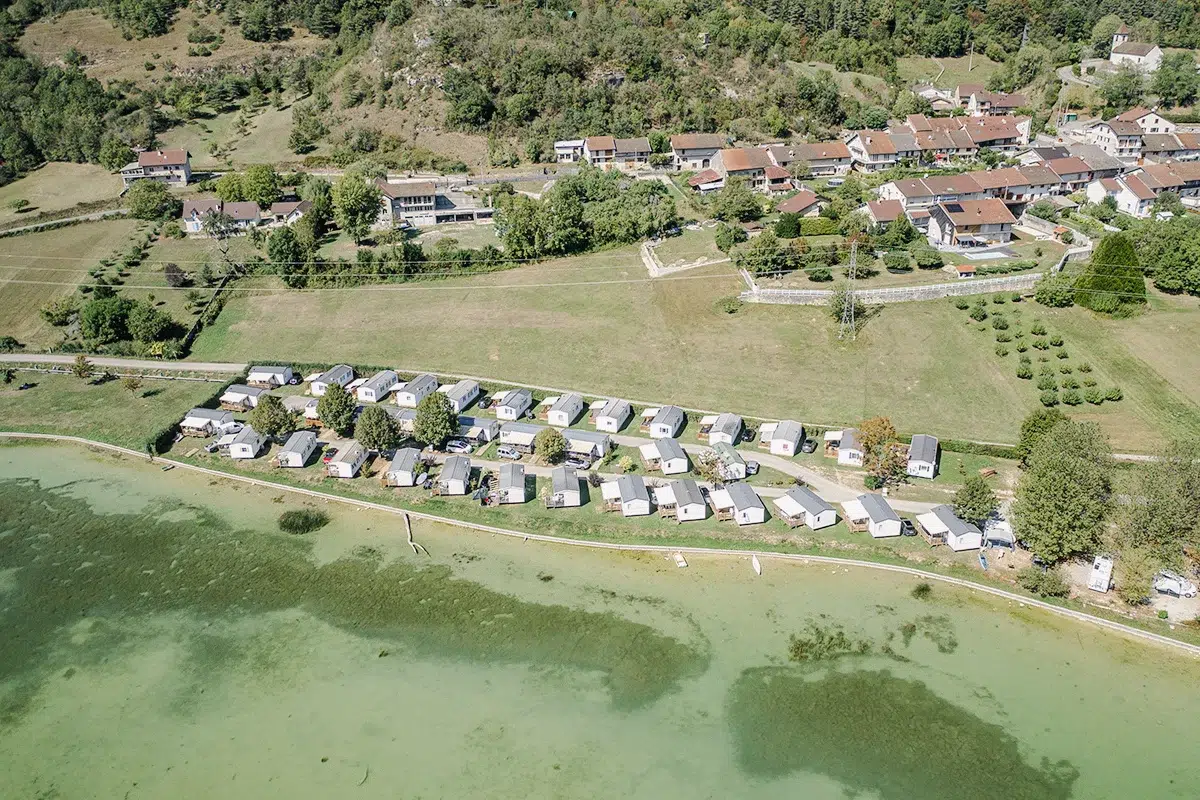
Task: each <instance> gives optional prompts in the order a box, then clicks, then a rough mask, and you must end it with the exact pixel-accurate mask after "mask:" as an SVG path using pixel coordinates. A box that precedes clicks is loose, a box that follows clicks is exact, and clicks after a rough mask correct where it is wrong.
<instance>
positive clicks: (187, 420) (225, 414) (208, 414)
mask: <svg viewBox="0 0 1200 800" xmlns="http://www.w3.org/2000/svg"><path fill="white" fill-rule="evenodd" d="M232 422H233V414H232V413H231V412H229V411H218V410H216V409H212V408H193V409H192V410H191V411H189V412H187V414H185V415H184V417H183V422H181V423H179V430H180V431H182V433H183V435H184V436H213V435H215V434H216V433H217V432H218V431H220V430H221V428H223V427H225V426H226V425H229V424H230V423H232Z"/></svg>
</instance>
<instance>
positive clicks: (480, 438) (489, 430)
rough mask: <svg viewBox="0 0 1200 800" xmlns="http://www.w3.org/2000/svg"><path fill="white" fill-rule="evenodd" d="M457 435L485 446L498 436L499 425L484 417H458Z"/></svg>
mask: <svg viewBox="0 0 1200 800" xmlns="http://www.w3.org/2000/svg"><path fill="white" fill-rule="evenodd" d="M414 416H415V414H414ZM458 435H459V436H461V437H462V438H464V439H467V440H469V441H472V442H475V443H476V444H486V443H487V442H490V441H492V440H493V439H495V438H496V437H497V436H499V435H500V423H499V422H497V421H496V420H494V419H488V418H486V417H465V416H461V415H460V416H459V418H458Z"/></svg>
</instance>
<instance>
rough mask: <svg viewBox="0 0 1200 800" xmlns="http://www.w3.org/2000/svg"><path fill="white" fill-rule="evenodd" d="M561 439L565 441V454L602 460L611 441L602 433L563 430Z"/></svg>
mask: <svg viewBox="0 0 1200 800" xmlns="http://www.w3.org/2000/svg"><path fill="white" fill-rule="evenodd" d="M562 435H563V438H564V439H566V440H567V452H568V453H575V454H576V455H581V456H588V457H589V458H603V457H604V456H605V455H607V454H608V450H609V448H610V447H612V439H610V438H609V436H608V434H607V433H604V432H602V431H580V430H576V429H574V428H565V429H563V431H562Z"/></svg>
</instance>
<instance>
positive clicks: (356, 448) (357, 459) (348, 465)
mask: <svg viewBox="0 0 1200 800" xmlns="http://www.w3.org/2000/svg"><path fill="white" fill-rule="evenodd" d="M365 463H367V448H365V447H363V446H362V445H361V444H359V443H358V442H354V441H351V442H350V443H349V444H347V445H346V446H344V447H342V448H341V449H340V450H338V451H337V453H336V454H334V456H333V458H331V459H330V460H329V463H328V464H326V465H325V474H326V475H328V476H329V477H331V478H353V477H354V476H355V475H357V474H358V471H359V470H360V469H362V465H363V464H365Z"/></svg>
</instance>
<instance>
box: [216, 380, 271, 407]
mask: <svg viewBox="0 0 1200 800" xmlns="http://www.w3.org/2000/svg"><path fill="white" fill-rule="evenodd" d="M266 393H267V390H266V389H256V388H255V387H253V386H246V385H245V384H241V383H234V384H231V385H230V386H229V388H228V389H226V390H225V391H224V392H223V393H222V394H221V397H220V400H219V402H220V403H221V408H224V409H226V410H227V411H250V410H251V409H253V408H254V407H255V406H257V405H258V399H259V398H260V397H262V396H263V395H264V394H266Z"/></svg>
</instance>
